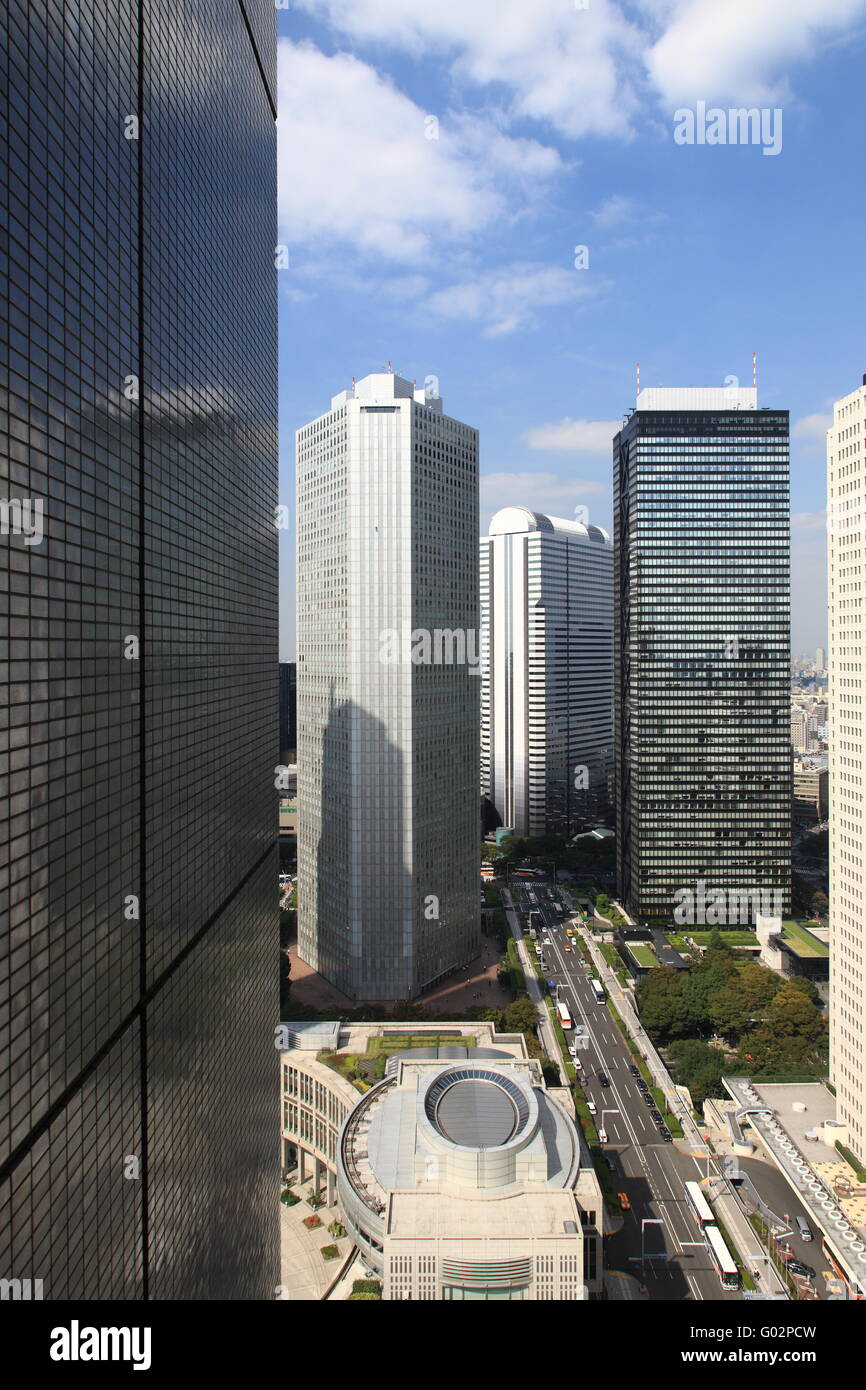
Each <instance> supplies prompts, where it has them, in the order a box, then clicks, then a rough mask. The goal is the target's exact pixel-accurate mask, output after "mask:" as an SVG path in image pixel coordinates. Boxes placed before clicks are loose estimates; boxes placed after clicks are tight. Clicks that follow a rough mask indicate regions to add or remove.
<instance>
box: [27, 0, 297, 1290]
mask: <svg viewBox="0 0 866 1390" xmlns="http://www.w3.org/2000/svg"><path fill="white" fill-rule="evenodd" d="M274 14H275V12H274V7H273V4H272V3H269V0H245V2H244V3H239V2H238V0H140V3H139V2H138V0H125V3H122V4H117V3H114V0H78V3H74V4H72V3H61V0H27V3H25V2H24V0H12V3H11V4H10V5H7V6H4V7H3V10H2V13H0V87H2V90H3V92H4V96H3V98H2V101H0V119H2V121H3V130H2V132H0V181H2V184H3V187H2V189H0V198H2V199H3V201H4V204H6V205H8V208H9V222H8V230H9V234H8V239H7V240H6V244H5V245H4V246H3V248H2V264H0V272H2V276H3V286H2V304H3V313H4V316H5V317H6V320H7V322H6V324H5V325H4V330H3V331H2V333H0V353H2V360H0V452H2V468H3V472H4V481H3V483H2V487H0V496H2V497H4V498H6V499H16V500H20V501H21V502H22V504H23V503H24V502H26V501H27V500H28V499H29V500H30V501H31V502H32V501H33V500H34V499H35V500H36V501H38V502H39V503H40V505H41V507H42V514H43V528H44V534H43V535H42V537H41V538H40V539H38V540H36V537H35V536H34V535H30V536H29V537H28V536H27V535H25V534H22V533H18V534H16V533H14V531H10V533H9V534H5V535H3V536H2V537H0V556H2V563H0V571H2V573H0V583H2V613H3V616H2V622H3V631H2V638H3V643H2V646H3V652H2V655H0V661H2V665H0V700H2V707H0V708H2V716H3V719H2V728H0V740H2V742H0V913H2V933H0V981H2V991H0V1146H2V1147H0V1276H2V1277H15V1278H22V1279H24V1278H34V1279H40V1278H41V1279H42V1280H43V1283H44V1296H45V1298H46V1299H65V1298H109V1299H137V1298H147V1297H150V1298H177V1299H210V1298H265V1297H273V1292H274V1286H275V1285H276V1284H277V1283H278V1282H279V1274H278V1249H277V1223H276V1217H275V1212H276V1189H275V1186H274V1183H275V1179H276V1178H277V1176H278V1174H277V1168H276V1165H277V1163H278V1161H279V1155H278V1148H277V1134H276V1114H275V1109H274V1097H275V1094H276V1092H275V1089H274V1088H275V1084H276V1053H275V1049H274V1046H273V1027H274V1022H275V1021H276V1017H277V984H276V972H275V970H274V959H275V951H276V945H277V927H276V921H275V918H276V911H275V905H276V878H277V857H276V856H277V850H276V824H275V814H274V767H275V765H276V763H277V761H278V752H279V746H278V720H277V665H278V661H277V592H278V591H277V549H276V531H275V529H274V507H275V504H276V500H277V498H276V473H277V469H276V454H277V441H276V415H277V411H276V368H277V362H276V278H275V270H274V246H275V243H276V147H275V130H274V115H275V107H274V103H275V90H276V87H275V83H276V78H275V61H276V41H275V33H274V28H275V24H274ZM7 529H8V528H7ZM131 639H137V643H138V649H137V650H136V647H135V642H134V641H132V640H131Z"/></svg>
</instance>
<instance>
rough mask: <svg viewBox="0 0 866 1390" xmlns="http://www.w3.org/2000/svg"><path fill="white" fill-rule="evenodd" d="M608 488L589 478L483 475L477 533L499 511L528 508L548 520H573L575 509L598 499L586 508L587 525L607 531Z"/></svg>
mask: <svg viewBox="0 0 866 1390" xmlns="http://www.w3.org/2000/svg"><path fill="white" fill-rule="evenodd" d="M610 491H611V490H610V485H609V484H608V483H602V482H598V481H596V480H595V479H591V478H561V477H560V476H559V474H558V473H530V472H529V471H528V470H527V471H526V472H523V473H486V474H483V475H482V477H481V530H482V535H483V534H484V533H485V532H486V531H487V528H488V526H489V524H490V518H491V517H492V516H493V514H494V513H495V512H498V511H499V510H500V508H501V507H530V508H531V509H532V510H533V511H536V512H544V513H546V514H547V515H548V516H559V517H564V518H565V520H572V519H573V518H574V509H575V507H578V506H581V507H585V506H586V503H587V499H588V498H590V497H592V498H597V499H600V500H599V501H598V502H597V504H595V503H594V504H593V505H592V506H591V507H590V509H589V510H590V518H589V519H590V521H591V522H592V523H593V524H594V525H596V526H603V527H604V528H605V529H606V530H607V529H609V527H610V503H609V500H608V499H609V498H610Z"/></svg>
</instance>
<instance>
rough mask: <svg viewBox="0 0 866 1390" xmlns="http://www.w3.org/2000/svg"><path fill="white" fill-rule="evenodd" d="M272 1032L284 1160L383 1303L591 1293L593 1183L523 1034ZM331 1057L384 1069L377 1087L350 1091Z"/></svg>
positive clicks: (404, 1028) (331, 1028)
mask: <svg viewBox="0 0 866 1390" xmlns="http://www.w3.org/2000/svg"><path fill="white" fill-rule="evenodd" d="M285 1028H286V1029H288V1030H294V1031H292V1032H291V1033H290V1037H289V1048H288V1049H287V1050H286V1051H285V1052H283V1054H282V1059H281V1060H282V1084H283V1159H284V1163H285V1165H286V1166H289V1165H290V1164H291V1163H293V1162H295V1161H296V1162H297V1164H298V1166H299V1168H300V1172H301V1180H302V1181H303V1180H304V1177H305V1174H306V1172H307V1164H308V1163H309V1162H310V1161H311V1162H312V1163H313V1165H314V1172H315V1185H316V1186H320V1185H321V1186H323V1187H324V1185H325V1183H327V1190H328V1195H329V1198H331V1199H332V1198H333V1195H334V1194H335V1195H336V1200H337V1204H338V1206H339V1210H340V1215H341V1220H342V1222H343V1224H344V1225H345V1226H346V1229H347V1230H348V1232H349V1234H350V1236H351V1237H352V1238H353V1240H354V1241H355V1244H356V1245H357V1247H358V1250H359V1251H360V1253H361V1256H362V1259H363V1263H364V1265H366V1267H367V1268H368V1269H369V1270H370V1271H372V1272H373V1273H374V1274H376V1275H377V1276H378V1277H380V1278H381V1279H382V1281H383V1297H384V1298H386V1299H413V1300H415V1299H417V1300H424V1299H461V1300H462V1299H584V1298H587V1297H589V1296H590V1295H591V1294H594V1293H597V1292H598V1291H600V1289H601V1280H602V1258H601V1257H602V1251H601V1229H602V1194H601V1189H600V1186H599V1183H598V1179H597V1177H596V1175H595V1172H594V1170H593V1168H592V1162H591V1159H590V1157H589V1154H588V1152H587V1150H586V1147H585V1145H584V1143H583V1140H582V1138H581V1136H580V1133H579V1131H578V1128H577V1126H576V1125H575V1122H574V1119H573V1106H572V1103H571V1096H570V1092H569V1091H568V1090H567V1089H565V1088H563V1089H559V1088H552V1089H550V1090H548V1089H547V1087H546V1086H545V1084H544V1080H543V1077H542V1072H541V1064H540V1062H538V1061H537V1060H536V1059H534V1058H530V1057H529V1055H528V1053H527V1050H526V1044H525V1041H524V1039H523V1037H522V1035H520V1034H511V1033H509V1034H497V1033H495V1032H494V1030H493V1025H492V1024H490V1023H472V1024H463V1025H454V1024H451V1025H447V1024H442V1025H429V1024H427V1025H424V1024H420V1025H419V1024H417V1023H413V1024H404V1025H400V1024H390V1025H389V1024H355V1025H345V1026H343V1025H340V1024H337V1023H334V1024H321V1023H317V1024H306V1025H304V1024H292V1023H288V1024H286V1025H285ZM401 1032H402V1033H403V1034H405V1042H406V1043H407V1044H409V1043H410V1042H411V1043H414V1044H416V1045H415V1046H405V1047H404V1046H403V1045H402V1041H403V1040H402V1039H401V1036H400V1035H401ZM425 1034H426V1035H429V1036H430V1039H431V1045H430V1046H425V1045H424V1041H425ZM449 1034H450V1035H452V1036H454V1038H455V1039H456V1040H457V1041H455V1043H453V1044H452V1043H449V1042H447V1041H443V1035H449ZM467 1034H471V1035H473V1036H471V1037H467V1036H466V1035H467ZM419 1043H421V1045H420V1046H419V1045H417V1044H419ZM344 1056H345V1057H349V1056H351V1057H352V1058H353V1059H359V1060H360V1061H361V1062H363V1060H364V1059H365V1058H368V1057H369V1058H373V1059H374V1060H375V1059H379V1061H378V1067H377V1070H378V1071H379V1073H380V1074H381V1071H382V1064H383V1061H384V1077H383V1079H381V1080H377V1081H374V1083H373V1084H372V1086H371V1087H370V1089H369V1090H366V1091H365V1092H364V1093H363V1094H359V1091H358V1089H356V1086H355V1085H354V1084H352V1082H351V1081H348V1080H346V1079H345V1077H343V1076H341V1075H340V1074H339V1070H338V1069H337V1068H339V1066H340V1061H341V1059H342V1057H344ZM317 1057H318V1058H319V1059H321V1060H317ZM362 1070H363V1066H362ZM364 1084H365V1083H364V1082H363V1081H362V1082H361V1085H364Z"/></svg>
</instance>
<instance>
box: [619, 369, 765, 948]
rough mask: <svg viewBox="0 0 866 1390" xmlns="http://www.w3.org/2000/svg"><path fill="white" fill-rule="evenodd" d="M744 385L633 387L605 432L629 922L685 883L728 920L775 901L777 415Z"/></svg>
mask: <svg viewBox="0 0 866 1390" xmlns="http://www.w3.org/2000/svg"><path fill="white" fill-rule="evenodd" d="M755 397H756V392H755V390H754V388H749V389H748V390H739V389H733V388H725V389H718V390H712V389H707V390H692V389H688V390H661V389H659V390H645V391H643V392H641V394H640V395H639V397H638V400H637V409H636V410H635V411H634V412H633V413H632V414H631V416H630V418H629V420H628V421H627V423H626V424H625V426H624V427H623V429H622V430H621V431H620V432H619V434H617V436H616V438H615V440H614V609H615V635H614V661H615V682H614V689H615V730H614V744H615V755H616V796H617V848H618V864H619V883H618V891H619V894H620V897H621V899H622V900H623V901H624V902H625V903H626V904H627V905H628V907H629V908H630V909H631V911H632V913H633V914H634V915H635V916H636V917H638V918H639V919H641V920H646V919H653V918H664V919H669V918H670V916H671V915H672V914H673V912H674V911H675V909H677V908H680V909H682V908H683V907H684V905H685V907H686V909H687V902H688V900H687V898H686V897H685V894H686V893H691V894H693V895H694V897H695V900H696V901H697V900H699V898H700V895H701V892H702V889H701V886H700V885H701V884H703V885H705V889H704V890H703V891H705V893H706V895H707V896H708V895H709V894H710V892H711V890H718V891H719V892H720V893H722V894H724V895H725V908H726V910H727V911H728V912H729V913H730V914H731V915H733V916H734V917H735V919H736V922H737V924H738V925H739V924H741V923H745V922H746V921H748V922H753V921H754V918H755V916H756V915H757V911H761V912H763V913H764V914H765V915H778V913H785V912H788V911H789V909H790V824H791V750H790V738H789V723H790V716H789V703H790V697H789V685H790V638H789V603H790V600H789V544H790V511H789V501H788V413H787V411H784V410H758V409H757V403H756V399H755ZM734 894H736V895H737V896H736V897H734V896H733V895H734ZM678 895H679V896H678ZM743 895H746V897H745V900H744V898H743ZM719 905H720V904H719ZM698 912H699V914H700V908H698ZM678 920H683V921H686V922H687V921H688V920H689V919H688V917H687V916H683V917H681V918H680V919H678ZM709 920H710V921H711V920H712V919H711V918H710V919H709ZM694 924H696V925H703V923H701V921H700V917H699V918H698V921H697V922H696V923H694Z"/></svg>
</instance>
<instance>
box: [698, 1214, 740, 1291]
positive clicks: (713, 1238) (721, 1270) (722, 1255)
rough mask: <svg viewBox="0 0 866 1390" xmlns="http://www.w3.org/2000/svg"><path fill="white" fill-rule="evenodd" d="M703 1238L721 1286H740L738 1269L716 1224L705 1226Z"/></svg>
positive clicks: (729, 1287)
mask: <svg viewBox="0 0 866 1390" xmlns="http://www.w3.org/2000/svg"><path fill="white" fill-rule="evenodd" d="M704 1240H705V1241H706V1242H707V1253H708V1255H709V1257H710V1259H711V1260H712V1262H713V1265H714V1266H715V1271H716V1273H717V1274H718V1276H719V1283H720V1284H721V1286H722V1288H723V1289H738V1288H739V1287H740V1271H739V1270H738V1269H737V1266H736V1264H735V1263H734V1260H733V1258H732V1256H731V1252H730V1250H729V1249H728V1247H727V1245H726V1244H725V1241H724V1237H723V1236H722V1233H721V1231H720V1230H719V1228H718V1226H707V1227H705V1229H704Z"/></svg>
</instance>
